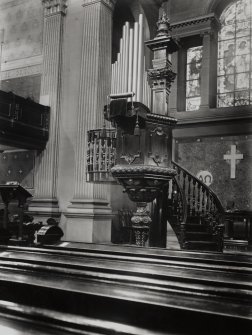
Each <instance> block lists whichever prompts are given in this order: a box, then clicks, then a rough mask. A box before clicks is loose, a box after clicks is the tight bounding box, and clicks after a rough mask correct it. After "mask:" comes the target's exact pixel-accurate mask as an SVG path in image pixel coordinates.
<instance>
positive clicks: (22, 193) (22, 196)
mask: <svg viewBox="0 0 252 335" xmlns="http://www.w3.org/2000/svg"><path fill="white" fill-rule="evenodd" d="M0 194H1V197H2V200H3V203H4V217H3V220H2V221H0V225H1V226H0V229H1V233H2V236H1V237H0V242H4V243H6V242H7V241H8V240H9V238H10V234H9V233H8V222H9V218H8V213H9V203H10V202H11V201H12V200H17V201H18V207H19V208H20V213H19V224H18V240H20V241H21V240H22V238H23V217H24V205H25V204H26V201H27V198H30V197H32V195H31V194H30V193H29V192H28V191H27V190H26V189H24V188H23V187H22V186H21V185H19V184H11V185H7V184H4V185H0Z"/></svg>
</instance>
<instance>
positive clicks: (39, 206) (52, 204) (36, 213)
mask: <svg viewBox="0 0 252 335" xmlns="http://www.w3.org/2000/svg"><path fill="white" fill-rule="evenodd" d="M28 213H29V214H30V215H32V216H33V217H34V219H35V221H36V220H37V221H42V222H43V223H44V224H46V221H47V219H48V218H54V219H58V218H59V217H60V215H61V213H60V210H59V204H58V200H57V199H38V198H37V199H36V198H35V199H32V201H31V203H30V204H29V207H28Z"/></svg>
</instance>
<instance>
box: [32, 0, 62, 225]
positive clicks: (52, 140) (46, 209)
mask: <svg viewBox="0 0 252 335" xmlns="http://www.w3.org/2000/svg"><path fill="white" fill-rule="evenodd" d="M42 4H43V6H44V31H43V65H42V79H41V91H40V102H41V103H42V104H45V105H48V106H50V129H49V141H48V143H47V146H46V148H45V150H44V151H43V152H39V153H38V154H37V157H36V162H35V195H34V199H33V201H32V202H31V204H30V206H29V211H30V212H32V213H33V215H34V216H35V217H36V216H37V217H39V218H41V219H42V220H43V219H46V218H47V217H50V216H59V214H60V213H59V206H58V200H57V184H58V152H59V131H60V130H59V120H60V109H61V108H60V93H61V72H62V43H63V21H64V16H65V14H66V7H67V6H66V0H42Z"/></svg>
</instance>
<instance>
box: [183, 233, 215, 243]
mask: <svg viewBox="0 0 252 335" xmlns="http://www.w3.org/2000/svg"><path fill="white" fill-rule="evenodd" d="M212 240H213V237H212V235H211V234H209V233H205V232H198V231H193V232H192V231H188V232H186V241H212Z"/></svg>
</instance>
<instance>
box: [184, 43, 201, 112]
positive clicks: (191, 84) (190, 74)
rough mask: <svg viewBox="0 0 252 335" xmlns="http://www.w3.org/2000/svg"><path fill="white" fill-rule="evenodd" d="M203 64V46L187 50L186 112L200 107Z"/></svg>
mask: <svg viewBox="0 0 252 335" xmlns="http://www.w3.org/2000/svg"><path fill="white" fill-rule="evenodd" d="M201 64H202V46H199V47H194V48H189V49H188V50H187V66H186V110H187V111H192V110H197V109H199V107H200V102H201V99H200V70H201Z"/></svg>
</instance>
